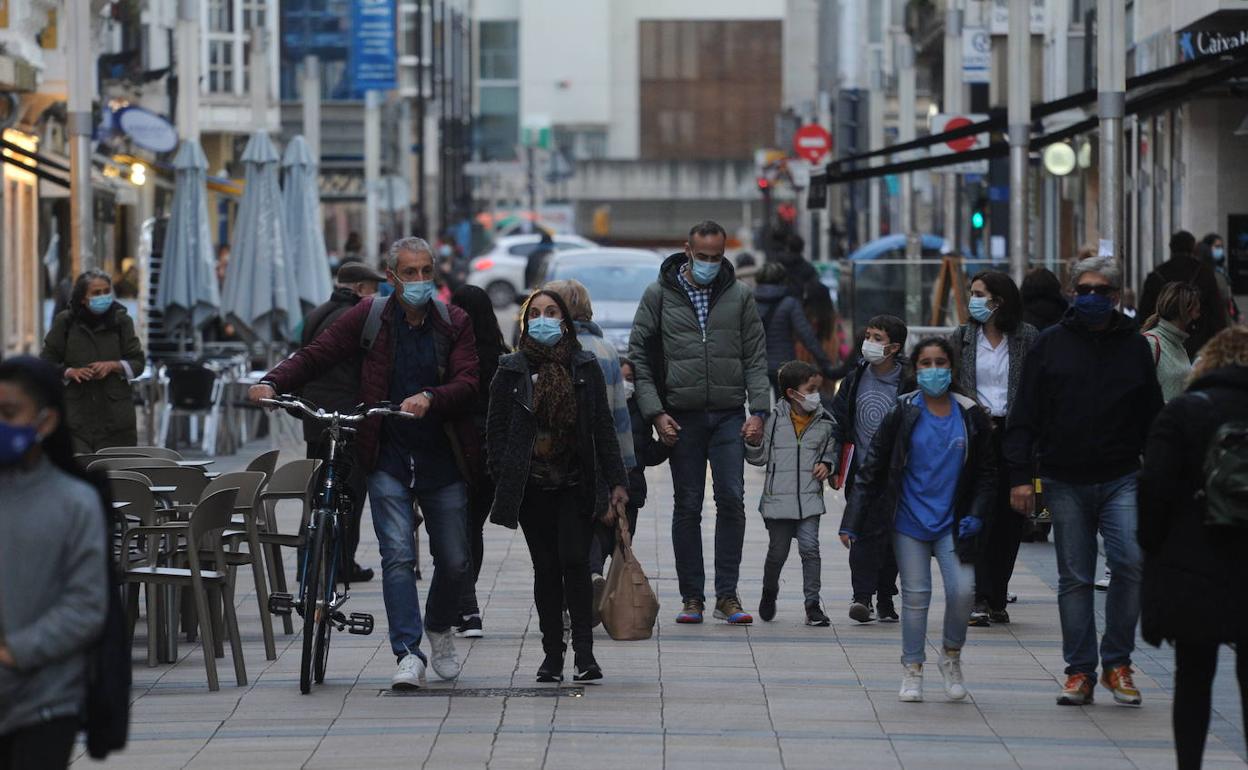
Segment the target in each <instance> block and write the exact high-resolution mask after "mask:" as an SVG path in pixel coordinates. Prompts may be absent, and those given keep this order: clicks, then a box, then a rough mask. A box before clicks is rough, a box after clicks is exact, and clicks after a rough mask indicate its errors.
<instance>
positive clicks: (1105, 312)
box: [1075, 294, 1114, 326]
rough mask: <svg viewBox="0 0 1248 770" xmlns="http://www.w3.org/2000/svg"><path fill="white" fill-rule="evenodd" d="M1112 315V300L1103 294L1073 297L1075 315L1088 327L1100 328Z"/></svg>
mask: <svg viewBox="0 0 1248 770" xmlns="http://www.w3.org/2000/svg"><path fill="white" fill-rule="evenodd" d="M1113 313H1114V303H1113V300H1111V299H1110V298H1109V297H1106V296H1104V295H1103V294H1080V295H1077V296H1076V297H1075V314H1076V315H1078V316H1079V318H1080V319H1082V320H1083V322H1084V323H1086V324H1087V325H1088V326H1100V325H1101V324H1103V323H1105V322H1106V321H1108V320H1109V317H1110V316H1111V315H1113Z"/></svg>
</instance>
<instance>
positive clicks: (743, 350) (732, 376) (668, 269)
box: [629, 252, 771, 420]
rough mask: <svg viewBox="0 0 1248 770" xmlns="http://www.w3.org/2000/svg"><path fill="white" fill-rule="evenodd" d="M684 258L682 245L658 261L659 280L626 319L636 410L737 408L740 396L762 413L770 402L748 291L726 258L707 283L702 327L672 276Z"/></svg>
mask: <svg viewBox="0 0 1248 770" xmlns="http://www.w3.org/2000/svg"><path fill="white" fill-rule="evenodd" d="M687 262H688V257H686V256H685V254H684V253H683V252H679V253H676V254H673V255H671V256H670V257H668V258H667V259H666V260H664V262H663V267H662V268H661V269H660V271H659V280H657V281H655V282H654V283H652V284H650V286H649V287H648V288H647V289H646V291H645V294H643V295H642V298H641V305H640V306H638V308H637V315H636V317H635V318H634V319H633V332H632V336H631V337H630V339H629V358H630V359H631V360H632V362H633V370H634V372H635V374H636V380H637V404H638V405H639V406H640V407H641V413H642V415H643V416H644V417H645V418H646V419H647V420H653V419H654V418H655V417H657V416H658V415H660V414H662V413H664V412H668V411H671V412H682V411H714V410H722V409H739V408H740V407H741V406H742V404H743V403H745V401H746V399H747V396H748V399H749V406H750V411H751V412H753V413H766V412H767V411H768V410H769V409H770V408H771V386H770V384H769V383H768V381H767V342H766V338H765V336H764V334H763V322H762V319H761V318H760V317H759V315H758V307H757V305H755V304H754V295H753V294H752V293H751V292H750V290H749V289H748V288H747V287H746V286H745V285H744V284H741V283H738V282H737V279H736V275H735V274H734V272H733V268H732V265H731V264H730V263H729V262H728V261H726V260H725V261H724V263H723V267H722V268H720V271H719V276H718V277H716V279H715V283H714V284H712V288H711V309H710V313H709V315H708V317H707V329H706V333H705V334H704V333H703V332H702V327H701V325H700V324H699V323H698V316H697V313H696V312H695V311H694V309H693V302H692V301H691V300H690V299H689V294H688V293H687V292H686V291H685V290H684V287H682V286H681V285H680V282H679V281H678V280H677V278H676V274H677V272H678V271H679V270H681V269H683V268H684V266H685V264H686V263H687ZM660 340H661V350H662V353H661V354H660V352H659V345H658V344H656V343H658V342H660ZM660 375H663V382H662V386H661V387H658V383H657V380H658V378H659V376H660ZM660 391H661V392H660Z"/></svg>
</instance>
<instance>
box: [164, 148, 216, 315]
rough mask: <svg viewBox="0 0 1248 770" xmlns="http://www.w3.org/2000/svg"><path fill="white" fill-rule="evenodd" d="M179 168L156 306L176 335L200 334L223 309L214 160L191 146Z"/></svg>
mask: <svg viewBox="0 0 1248 770" xmlns="http://www.w3.org/2000/svg"><path fill="white" fill-rule="evenodd" d="M173 167H174V169H175V174H176V182H175V186H174V190H173V206H172V212H171V214H170V216H169V225H168V227H167V228H166V230H165V243H164V251H163V253H162V254H163V255H162V261H161V268H160V280H159V282H158V283H157V286H156V306H157V307H158V308H160V309H161V312H162V313H163V314H164V325H165V328H166V329H167V330H169V331H170V332H171V333H172V334H178V333H185V332H190V333H192V334H194V333H195V332H196V331H197V330H198V329H199V328H200V327H202V326H203V325H204V324H206V323H208V322H209V321H211V320H212V319H213V318H215V317H216V315H217V312H218V309H219V307H220V305H221V292H220V290H219V289H218V288H217V275H216V263H215V261H214V256H213V253H212V230H211V228H210V227H209V223H208V192H207V181H208V158H207V157H206V156H205V155H204V150H203V148H201V147H200V146H199V142H196V141H194V140H186V141H183V142H182V146H181V147H179V148H178V154H177V155H176V156H174V159H173Z"/></svg>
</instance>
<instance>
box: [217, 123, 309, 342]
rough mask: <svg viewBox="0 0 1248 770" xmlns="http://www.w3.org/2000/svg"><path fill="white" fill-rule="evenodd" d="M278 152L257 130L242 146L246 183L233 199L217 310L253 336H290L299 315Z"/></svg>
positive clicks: (263, 338)
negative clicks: (239, 198)
mask: <svg viewBox="0 0 1248 770" xmlns="http://www.w3.org/2000/svg"><path fill="white" fill-rule="evenodd" d="M278 160H279V158H278V154H277V150H276V149H275V148H274V147H273V143H272V142H271V141H269V136H268V134H266V133H264V132H263V131H257V132H255V133H253V134H252V135H251V139H250V140H249V141H248V142H247V148H246V149H245V150H243V157H242V161H243V167H244V179H245V182H246V187H245V188H244V190H243V200H242V202H241V203H239V205H238V216H237V219H236V221H235V223H234V238H233V243H232V244H231V246H230V264H229V267H228V268H227V269H226V273H225V291H224V292H223V293H222V297H221V312H222V313H223V314H224V315H225V316H226V318H227V319H229V320H230V321H231V322H232V323H234V324H235V325H237V326H238V327H240V329H241V331H242V332H243V334H244V335H245V336H247V337H251V338H253V339H259V340H263V341H265V342H273V341H276V340H293V339H295V328H296V327H297V326H298V325H299V321H300V319H301V318H302V317H303V312H302V309H301V308H300V306H299V283H298V278H297V277H296V275H295V273H296V267H295V265H294V264H292V263H291V261H290V252H289V250H288V248H287V245H286V227H285V223H284V219H285V218H284V217H283V215H282V192H281V189H280V188H279V186H278V182H277V175H278V169H277V165H278Z"/></svg>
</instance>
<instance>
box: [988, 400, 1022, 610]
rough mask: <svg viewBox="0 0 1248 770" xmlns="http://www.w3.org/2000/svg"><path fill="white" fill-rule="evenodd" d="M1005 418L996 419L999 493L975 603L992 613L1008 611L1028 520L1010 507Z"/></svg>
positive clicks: (994, 440)
mask: <svg viewBox="0 0 1248 770" xmlns="http://www.w3.org/2000/svg"><path fill="white" fill-rule="evenodd" d="M1004 437H1005V418H1003V417H994V418H992V451H993V454H994V455H995V456H996V461H997V492H996V495H995V496H994V497H993V506H992V521H986V522H984V524H985V525H986V526H987V527H988V541H987V543H986V544H985V546H984V548H982V549H981V550H980V554H979V558H978V559H976V560H975V601H976V602H977V603H978V602H986V603H987V604H988V608H989V609H991V610H998V611H1000V610H1004V609H1005V606H1006V603H1007V602H1006V597H1007V596H1008V595H1009V590H1010V578H1012V577H1013V576H1014V562H1015V561H1016V560H1017V559H1018V544H1019V543H1021V542H1022V541H1023V533H1024V532H1025V531H1027V525H1028V523H1029V522H1028V519H1027V517H1025V516H1022V515H1020V514H1018V513H1015V511H1014V509H1013V508H1011V507H1010V474H1009V471H1008V469H1007V468H1006V467H1005V458H1004V457H1003V456H1002V439H1003V438H1004Z"/></svg>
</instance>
